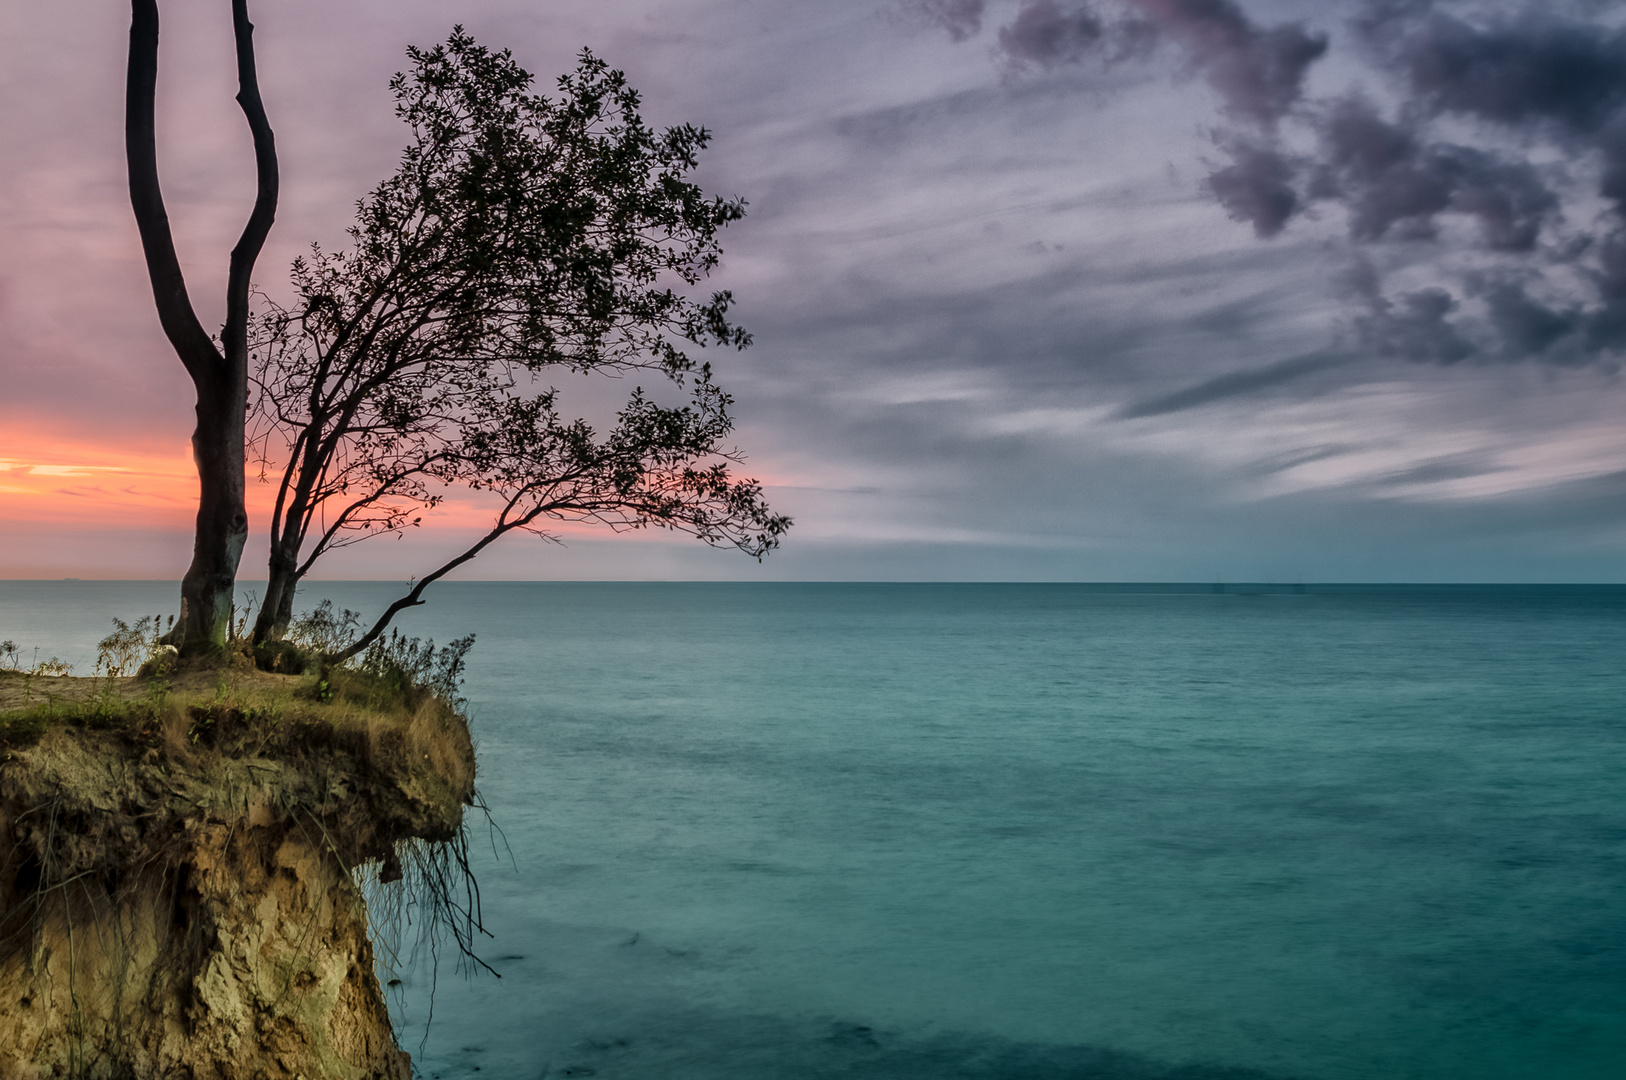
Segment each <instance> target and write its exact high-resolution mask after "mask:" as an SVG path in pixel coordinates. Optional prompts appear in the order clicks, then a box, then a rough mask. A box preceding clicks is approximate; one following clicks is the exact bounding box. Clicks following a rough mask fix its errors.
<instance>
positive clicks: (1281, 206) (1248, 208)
mask: <svg viewBox="0 0 1626 1080" xmlns="http://www.w3.org/2000/svg"><path fill="white" fill-rule="evenodd" d="M1222 145H1223V149H1224V150H1225V152H1226V153H1227V154H1229V155H1230V158H1231V164H1230V165H1227V166H1226V167H1225V168H1223V169H1218V170H1215V171H1214V172H1212V173H1210V174H1209V175H1208V178H1207V180H1206V183H1207V185H1208V189H1209V190H1210V191H1211V192H1213V193H1214V197H1215V198H1216V199H1218V200H1219V203H1220V205H1221V206H1223V207H1225V211H1226V213H1228V214H1230V215H1231V217H1232V218H1233V219H1235V220H1237V221H1246V222H1249V223H1251V224H1252V225H1253V231H1254V233H1255V235H1257V236H1260V237H1271V236H1275V235H1276V234H1277V233H1279V232H1281V231H1282V229H1283V228H1285V227H1286V225H1287V222H1288V220H1289V219H1290V218H1292V216H1293V215H1294V213H1296V212H1297V211H1298V209H1299V204H1300V199H1299V194H1298V192H1297V191H1295V190H1294V189H1293V180H1294V178H1295V176H1296V175H1297V173H1298V171H1299V167H1298V165H1297V163H1296V162H1294V161H1293V160H1292V159H1291V158H1290V157H1289V156H1288V155H1286V154H1284V153H1282V151H1281V150H1280V149H1279V148H1278V147H1275V146H1272V145H1269V144H1265V143H1259V142H1256V141H1254V140H1251V139H1248V138H1246V137H1243V136H1231V137H1229V138H1227V139H1226V141H1225V142H1224V143H1223V144H1222Z"/></svg>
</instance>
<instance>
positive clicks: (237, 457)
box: [124, 0, 277, 655]
mask: <svg viewBox="0 0 1626 1080" xmlns="http://www.w3.org/2000/svg"><path fill="white" fill-rule="evenodd" d="M130 7H131V22H130V65H129V82H128V85H127V90H126V96H125V129H124V130H125V151H126V156H127V160H128V165H129V175H130V203H131V206H132V207H133V209H134V211H135V218H136V225H137V227H138V228H139V229H140V232H141V247H142V251H143V253H144V254H145V256H146V262H147V276H148V278H149V279H150V280H151V282H152V292H153V301H154V303H155V304H156V305H157V308H158V319H159V322H160V323H161V324H162V325H163V328H164V334H165V336H167V337H168V338H169V342H170V344H171V345H172V346H173V347H174V349H175V352H176V355H178V356H179V357H180V360H181V363H182V364H183V365H184V366H185V368H186V372H187V374H188V375H190V376H191V377H192V385H193V387H194V388H195V390H196V393H197V428H196V430H195V431H194V433H193V435H192V456H193V459H194V461H195V462H196V463H197V469H198V482H199V497H198V516H197V527H196V531H195V534H194V540H193V547H192V563H191V565H190V566H189V567H188V568H187V571H186V576H185V577H184V578H183V579H182V581H181V614H180V619H179V620H178V621H177V622H176V624H175V629H174V631H173V632H172V636H171V638H170V641H171V643H172V644H174V645H176V646H177V647H178V648H179V649H180V651H181V653H182V654H183V655H196V654H198V653H203V652H208V651H210V650H218V649H221V648H223V647H224V646H225V644H226V639H227V636H228V634H229V632H230V628H231V612H232V599H233V588H234V586H235V584H236V579H237V564H238V561H239V560H240V559H241V557H242V554H243V545H244V543H245V541H246V540H247V539H248V514H247V512H246V511H245V509H244V506H243V466H244V433H245V424H246V413H247V399H248V327H249V278H250V275H251V274H252V273H253V270H254V262H255V260H256V259H258V258H259V255H260V250H261V248H263V247H264V245H265V238H266V236H267V234H268V233H269V232H270V231H271V223H272V221H273V219H274V218H275V216H276V207H277V153H276V143H275V140H274V138H273V136H272V133H271V125H270V123H269V122H268V121H267V119H266V115H265V107H264V105H263V104H262V103H261V100H260V88H259V79H258V76H257V74H256V72H255V66H254V37H253V35H254V27H253V25H252V24H250V23H249V21H248V3H247V0H232V27H233V33H234V37H235V39H236V48H237V78H238V93H237V102H238V104H239V105H240V106H241V107H242V110H243V115H244V116H245V117H246V118H247V120H248V126H249V130H250V132H252V134H253V136H254V158H255V163H256V166H257V169H258V174H259V189H258V192H257V194H256V197H255V200H254V209H253V212H252V213H251V214H250V215H249V219H248V224H247V225H246V226H245V227H244V229H243V233H242V236H241V238H240V239H239V240H238V242H237V246H236V247H235V248H233V249H232V253H231V265H230V269H229V272H228V276H227V284H226V323H225V326H224V327H222V328H221V332H220V337H219V339H218V340H217V339H215V338H212V337H211V336H210V335H209V333H208V332H207V331H205V330H204V329H203V326H202V324H201V323H199V322H198V317H197V314H196V313H195V312H194V311H193V310H192V302H191V300H190V299H189V297H188V296H187V291H186V280H185V278H184V277H183V276H182V274H181V264H180V260H179V259H178V258H177V257H176V254H175V242H174V239H173V237H172V236H171V235H170V229H169V217H168V214H167V213H166V212H165V210H164V198H163V193H162V191H161V189H160V188H159V184H158V152H157V142H156V129H155V122H154V120H155V118H154V111H155V110H154V95H155V92H156V87H157V81H158V3H157V0H132V3H131V5H130Z"/></svg>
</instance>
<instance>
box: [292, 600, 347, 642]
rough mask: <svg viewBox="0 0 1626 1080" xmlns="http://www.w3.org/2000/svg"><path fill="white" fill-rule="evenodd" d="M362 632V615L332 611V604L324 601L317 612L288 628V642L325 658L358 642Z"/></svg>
mask: <svg viewBox="0 0 1626 1080" xmlns="http://www.w3.org/2000/svg"><path fill="white" fill-rule="evenodd" d="M360 629H361V613H360V612H358V611H351V610H350V609H349V608H341V609H340V610H339V611H338V612H335V611H334V610H333V601H331V600H323V601H322V602H321V604H319V605H318V606H317V607H316V610H314V611H307V612H305V614H303V615H301V616H300V617H299V618H297V619H295V620H294V621H293V625H291V626H289V627H288V640H289V641H291V642H293V643H294V644H295V645H297V646H299V647H301V648H303V649H305V650H307V651H309V652H313V653H316V654H317V655H319V656H326V655H330V654H332V653H337V652H341V651H343V650H344V649H345V648H346V647H348V646H349V644H350V643H351V642H352V641H354V640H356V632H357V631H358V630H360Z"/></svg>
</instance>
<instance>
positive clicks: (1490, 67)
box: [1356, 0, 1626, 135]
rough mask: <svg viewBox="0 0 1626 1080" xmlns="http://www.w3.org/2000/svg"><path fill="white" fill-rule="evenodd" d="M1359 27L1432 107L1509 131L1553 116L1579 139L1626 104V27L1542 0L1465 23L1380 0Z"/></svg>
mask: <svg viewBox="0 0 1626 1080" xmlns="http://www.w3.org/2000/svg"><path fill="white" fill-rule="evenodd" d="M1356 26H1357V28H1358V29H1359V30H1360V31H1361V33H1362V35H1363V36H1364V37H1365V38H1366V40H1367V41H1368V42H1370V43H1371V44H1372V45H1373V46H1374V47H1375V48H1376V49H1377V50H1378V52H1379V53H1380V54H1381V55H1382V56H1383V58H1384V60H1385V61H1386V62H1387V65H1388V66H1389V67H1391V68H1393V69H1395V70H1398V71H1400V72H1401V73H1402V74H1403V75H1404V76H1405V77H1406V79H1407V80H1408V82H1409V84H1410V88H1411V91H1412V95H1413V96H1412V100H1413V102H1414V103H1415V104H1416V105H1419V106H1422V107H1423V108H1426V109H1427V110H1429V111H1430V112H1433V113H1457V114H1461V115H1464V116H1475V117H1479V118H1481V119H1484V120H1490V121H1494V122H1496V123H1498V124H1502V125H1505V126H1508V127H1521V126H1524V125H1528V124H1532V123H1541V122H1550V123H1552V124H1555V125H1558V126H1559V127H1561V128H1562V129H1564V130H1566V131H1568V132H1572V133H1575V134H1582V135H1584V134H1589V133H1593V132H1597V131H1599V130H1600V129H1602V128H1603V127H1605V126H1606V125H1609V124H1610V123H1612V122H1613V121H1614V120H1615V119H1616V118H1617V114H1618V113H1619V111H1620V109H1621V108H1622V106H1626V32H1622V31H1613V32H1611V31H1609V30H1606V29H1604V28H1603V27H1601V26H1599V25H1596V24H1591V23H1586V22H1581V21H1574V20H1569V19H1564V18H1562V17H1560V16H1558V15H1555V14H1553V13H1552V12H1551V10H1550V9H1549V8H1548V7H1547V6H1546V5H1530V6H1528V7H1526V8H1525V9H1524V10H1523V11H1521V12H1518V13H1517V14H1514V15H1512V16H1511V17H1507V16H1504V17H1500V18H1492V19H1489V20H1484V21H1480V22H1478V23H1469V22H1466V21H1464V20H1463V19H1460V18H1458V17H1456V16H1454V15H1452V14H1449V13H1447V12H1445V11H1441V10H1438V6H1437V5H1434V4H1431V3H1418V2H1416V0H1410V2H1395V0H1382V2H1377V3H1373V4H1372V5H1371V6H1370V7H1369V8H1368V10H1367V11H1366V12H1365V13H1364V14H1363V15H1362V16H1361V17H1360V18H1358V19H1357V20H1356Z"/></svg>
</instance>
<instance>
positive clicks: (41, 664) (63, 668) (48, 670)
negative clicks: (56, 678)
mask: <svg viewBox="0 0 1626 1080" xmlns="http://www.w3.org/2000/svg"><path fill="white" fill-rule="evenodd" d="M39 655H40V651H39V650H38V649H35V650H34V666H33V667H32V668H29V669H28V673H29V674H30V675H72V674H73V665H72V664H70V663H68V662H67V661H66V660H59V659H57V658H56V657H54V656H53V657H51V658H50V659H49V660H41V659H40V658H39Z"/></svg>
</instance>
